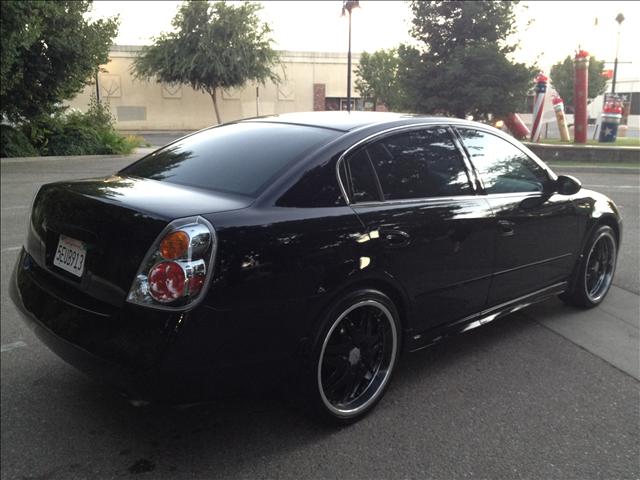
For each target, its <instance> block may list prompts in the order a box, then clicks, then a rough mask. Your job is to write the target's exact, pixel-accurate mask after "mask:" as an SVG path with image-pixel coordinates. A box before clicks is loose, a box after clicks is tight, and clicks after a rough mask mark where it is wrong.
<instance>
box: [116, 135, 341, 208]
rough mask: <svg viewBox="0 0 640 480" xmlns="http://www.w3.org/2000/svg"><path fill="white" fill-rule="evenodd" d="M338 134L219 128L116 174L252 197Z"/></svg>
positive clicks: (190, 138)
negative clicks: (292, 165) (293, 164)
mask: <svg viewBox="0 0 640 480" xmlns="http://www.w3.org/2000/svg"><path fill="white" fill-rule="evenodd" d="M339 134H340V132H336V131H334V130H329V129H324V128H317V127H308V126H302V125H290V124H279V123H266V122H260V123H258V122H255V123H252V122H244V123H237V124H230V125H223V126H221V127H216V128H212V129H209V130H205V131H203V132H200V133H196V134H195V135H192V136H190V137H188V138H185V139H184V140H180V141H178V142H176V143H173V144H171V145H168V146H167V147H165V148H163V149H161V150H159V151H158V152H155V153H153V154H151V155H148V156H146V157H144V158H143V159H141V160H139V161H138V162H136V163H134V164H133V165H130V166H129V167H127V168H125V169H124V170H122V171H121V172H120V173H121V174H124V175H135V176H138V177H144V178H151V179H153V180H160V181H166V182H171V183H178V184H182V185H189V186H193V187H199V188H204V189H208V190H217V191H222V192H230V193H236V194H240V195H246V196H251V197H255V196H257V194H258V193H259V192H260V191H261V190H262V189H263V188H264V187H266V186H267V185H268V184H269V183H270V182H272V181H273V180H275V179H276V178H277V177H278V176H279V175H282V174H283V173H284V172H285V171H286V169H287V167H288V166H289V165H291V164H292V163H293V162H296V161H297V160H300V159H302V158H303V157H305V156H306V155H307V154H308V153H310V152H311V151H313V150H314V149H316V148H318V147H319V146H321V145H322V144H324V143H327V142H329V141H330V140H332V139H334V138H335V137H337V136H338V135H339Z"/></svg>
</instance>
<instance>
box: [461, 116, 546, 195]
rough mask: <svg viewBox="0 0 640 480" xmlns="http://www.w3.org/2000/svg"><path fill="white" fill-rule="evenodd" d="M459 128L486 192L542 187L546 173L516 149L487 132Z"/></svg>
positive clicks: (508, 191)
mask: <svg viewBox="0 0 640 480" xmlns="http://www.w3.org/2000/svg"><path fill="white" fill-rule="evenodd" d="M459 131H460V135H462V139H463V142H464V144H465V147H466V148H467V151H468V152H469V155H470V156H471V160H472V162H473V164H474V165H475V167H476V169H477V170H478V173H479V174H480V178H482V183H483V184H484V188H485V190H486V191H487V193H513V192H541V191H542V190H543V188H544V184H545V182H546V181H547V180H548V176H547V172H546V171H545V170H544V169H543V168H542V167H541V166H540V165H538V164H537V163H536V162H535V161H534V160H532V159H531V158H529V157H528V156H527V155H525V153H524V152H522V151H521V150H520V149H518V148H516V147H515V146H514V145H512V144H510V143H509V142H507V141H506V140H503V139H502V138H500V137H497V136H496V135H492V134H490V133H485V132H481V131H479V130H472V129H459Z"/></svg>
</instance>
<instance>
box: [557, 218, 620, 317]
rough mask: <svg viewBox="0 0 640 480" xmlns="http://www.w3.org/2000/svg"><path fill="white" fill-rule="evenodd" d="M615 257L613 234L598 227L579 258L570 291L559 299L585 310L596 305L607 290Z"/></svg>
mask: <svg viewBox="0 0 640 480" xmlns="http://www.w3.org/2000/svg"><path fill="white" fill-rule="evenodd" d="M617 255H618V245H617V242H616V237H615V232H614V231H613V229H612V228H611V227H609V226H606V225H603V226H601V227H599V228H598V229H597V230H596V231H595V232H594V234H593V235H592V236H591V238H590V239H589V242H588V243H587V246H586V248H585V250H584V252H583V254H582V258H581V260H580V263H579V265H578V270H577V272H576V275H575V277H574V279H573V282H572V285H571V289H570V290H569V291H568V292H567V293H565V294H563V295H562V296H561V298H562V299H563V300H564V301H566V302H567V303H570V304H572V305H576V306H580V307H586V308H591V307H595V306H596V305H598V304H600V303H601V302H602V300H604V297H605V296H606V295H607V292H608V291H609V288H611V284H612V282H613V274H614V273H615V269H616V260H617Z"/></svg>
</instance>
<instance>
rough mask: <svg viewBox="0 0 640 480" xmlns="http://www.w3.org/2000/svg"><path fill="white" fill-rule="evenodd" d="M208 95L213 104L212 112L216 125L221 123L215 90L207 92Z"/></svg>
mask: <svg viewBox="0 0 640 480" xmlns="http://www.w3.org/2000/svg"><path fill="white" fill-rule="evenodd" d="M209 95H210V96H211V101H212V102H213V110H214V111H215V112H216V120H217V121H218V123H219V124H220V123H222V121H221V120H220V111H219V110H218V100H217V99H216V89H215V88H214V89H213V90H212V91H209Z"/></svg>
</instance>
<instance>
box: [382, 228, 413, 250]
mask: <svg viewBox="0 0 640 480" xmlns="http://www.w3.org/2000/svg"><path fill="white" fill-rule="evenodd" d="M380 233H381V234H382V238H383V240H384V241H385V242H386V243H387V245H389V246H390V247H403V246H405V245H408V244H409V240H410V238H411V237H410V236H409V234H408V233H407V232H403V231H402V230H382V232H380Z"/></svg>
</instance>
